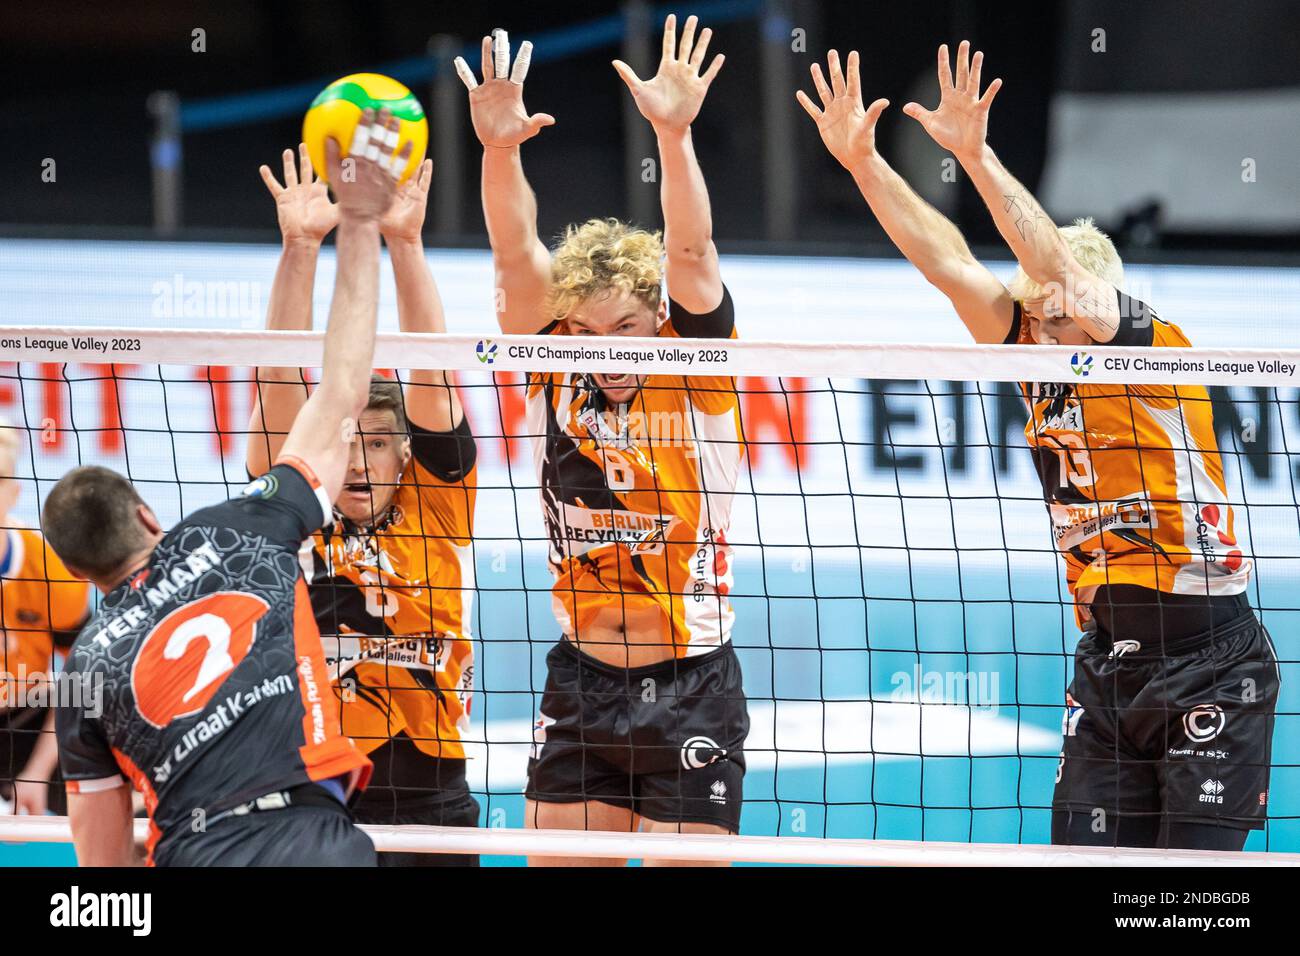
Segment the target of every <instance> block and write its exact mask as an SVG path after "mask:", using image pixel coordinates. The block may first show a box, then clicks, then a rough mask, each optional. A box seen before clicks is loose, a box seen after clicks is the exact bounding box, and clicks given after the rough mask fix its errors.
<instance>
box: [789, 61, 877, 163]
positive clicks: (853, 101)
mask: <svg viewBox="0 0 1300 956" xmlns="http://www.w3.org/2000/svg"><path fill="white" fill-rule="evenodd" d="M826 65H827V67H828V69H829V71H830V75H831V85H830V86H829V87H827V85H826V80H825V79H824V78H823V77H822V68H821V64H819V63H814V64H813V65H812V80H813V86H815V87H816V88H817V95H818V96H820V97H821V101H822V107H823V108H822V109H818V108H817V106H816V104H814V103H813V101H812V100H811V99H810V98H809V96H808V94H807V93H805V92H804V91H803V90H798V91H797V92H796V93H795V99H797V100H798V101H799V104H800V105H801V106H802V107H803V108H804V109H805V110H807V112H808V115H809V116H811V117H812V118H813V121H814V122H815V123H816V124H817V132H819V133H820V134H821V137H822V142H823V143H825V144H826V148H827V149H828V150H829V151H830V154H831V155H832V156H834V157H835V158H836V159H838V160H839V161H840V164H841V165H842V166H844V168H846V169H848V170H850V171H851V170H852V169H853V167H854V166H855V165H856V164H858V163H860V162H862V161H863V160H865V159H867V158H869V157H870V156H871V155H872V154H873V153H875V151H876V121H877V120H879V119H880V114H881V113H883V112H884V111H885V108H886V107H887V106H889V100H876V101H875V102H873V103H872V104H871V106H869V107H868V108H867V109H865V110H864V109H863V108H862V81H861V79H860V77H859V73H858V51H857V50H853V51H852V52H850V53H849V63H848V67H849V75H848V80H847V82H846V81H845V77H844V74H843V72H841V70H840V55H839V53H838V52H837V51H835V50H831V51H830V53H828V54H827V55H826Z"/></svg>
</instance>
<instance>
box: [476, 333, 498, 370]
mask: <svg viewBox="0 0 1300 956" xmlns="http://www.w3.org/2000/svg"><path fill="white" fill-rule="evenodd" d="M474 354H475V355H477V356H478V360H479V361H480V362H482V363H483V364H484V365H491V364H492V363H493V362H495V361H496V360H497V345H496V343H495V342H492V341H490V340H488V339H479V343H478V345H476V346H474Z"/></svg>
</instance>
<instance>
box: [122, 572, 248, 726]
mask: <svg viewBox="0 0 1300 956" xmlns="http://www.w3.org/2000/svg"><path fill="white" fill-rule="evenodd" d="M268 610H270V605H269V604H267V603H266V602H265V601H263V600H262V599H261V598H259V597H256V596H254V595H252V594H244V593H241V592H238V591H219V592H217V593H216V594H209V595H208V596H207V597H204V598H200V599H199V600H197V601H193V602H191V603H189V604H187V605H185V606H184V607H182V608H178V609H177V610H175V611H172V612H171V613H170V614H168V615H167V616H166V617H165V618H163V619H162V620H161V621H159V622H158V625H157V626H156V627H155V628H154V629H153V630H152V631H150V632H149V634H148V636H147V637H145V639H144V641H143V642H142V643H141V644H140V650H139V652H138V653H137V654H136V657H135V663H134V665H133V666H132V668H131V691H132V693H133V694H134V695H135V708H136V710H137V711H139V713H140V716H141V717H143V718H144V719H145V720H146V721H148V722H149V723H150V724H152V725H153V726H154V727H158V728H162V727H166V726H167V725H168V724H170V723H171V722H172V721H173V720H177V719H178V718H181V717H190V716H193V715H194V714H197V713H199V711H201V710H202V709H203V708H204V707H206V706H207V703H208V701H210V700H211V699H212V697H213V695H214V694H216V692H217V689H218V688H219V687H220V686H221V683H222V679H223V678H224V677H225V676H226V675H227V674H229V673H230V672H231V671H233V670H234V669H235V668H236V667H237V666H238V665H239V663H240V661H242V660H243V659H244V658H245V657H246V656H248V651H249V649H250V648H251V647H252V646H253V640H254V638H255V637H256V634H257V622H258V620H259V619H260V618H261V617H262V616H263V615H264V614H266V612H267V611H268Z"/></svg>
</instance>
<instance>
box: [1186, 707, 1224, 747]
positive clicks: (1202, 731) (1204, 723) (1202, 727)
mask: <svg viewBox="0 0 1300 956" xmlns="http://www.w3.org/2000/svg"><path fill="white" fill-rule="evenodd" d="M1227 722H1228V715H1227V714H1225V713H1224V712H1223V708H1222V707H1220V706H1219V705H1218V704H1197V705H1196V706H1195V707H1193V708H1192V709H1191V710H1189V711H1188V712H1187V713H1185V714H1183V730H1184V731H1185V732H1186V733H1187V739H1188V740H1190V741H1191V742H1192V743H1194V744H1204V743H1208V742H1209V741H1211V740H1213V739H1214V738H1215V737H1217V736H1219V734H1221V733H1223V726H1224V724H1226V723H1227Z"/></svg>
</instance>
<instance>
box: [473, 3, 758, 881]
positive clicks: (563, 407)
mask: <svg viewBox="0 0 1300 956" xmlns="http://www.w3.org/2000/svg"><path fill="white" fill-rule="evenodd" d="M696 23H697V21H696V18H695V17H690V18H689V19H688V20H687V21H686V23H685V25H684V28H683V30H682V36H681V40H680V44H679V43H678V40H677V21H676V18H675V17H673V16H669V17H668V19H667V23H666V26H665V29H664V37H663V56H662V59H661V60H660V63H659V70H658V73H657V74H656V75H655V76H654V77H653V78H652V79H650V80H646V81H643V80H641V79H640V78H638V77H637V76H636V75H635V74H634V73H633V71H632V70H631V68H629V67H628V66H627V65H626V64H624V63H622V62H620V61H614V67H615V69H616V70H617V71H618V74H619V76H621V77H622V78H623V80H624V82H625V83H626V84H627V86H628V89H629V90H630V91H631V93H632V95H633V96H634V97H635V98H636V104H637V107H638V108H639V109H640V111H641V113H642V115H643V116H645V118H646V119H647V120H649V121H650V123H651V124H652V125H653V127H654V130H655V133H656V135H657V137H658V143H659V160H660V172H661V176H662V186H661V192H660V197H661V200H662V205H663V215H664V224H665V230H664V236H663V239H662V241H661V239H660V236H659V235H658V234H657V233H651V232H647V231H645V230H644V229H639V228H636V227H634V226H631V225H628V224H625V223H621V222H618V221H616V220H613V219H593V220H591V221H589V222H585V223H583V224H582V225H579V226H570V227H569V228H568V229H567V230H566V232H565V235H564V237H563V239H562V240H561V241H560V242H559V244H558V245H557V246H556V248H555V249H554V250H548V249H547V248H546V246H545V245H543V244H542V242H541V240H540V239H539V237H538V234H537V203H536V199H535V197H534V196H533V193H532V190H531V189H530V188H529V186H528V181H527V180H526V178H525V177H524V172H523V167H522V164H521V159H520V145H521V144H522V143H523V142H524V141H525V140H528V139H530V138H531V137H532V136H534V135H536V134H537V132H538V131H539V130H540V129H541V128H542V127H544V126H549V125H551V124H552V123H554V119H553V118H552V117H550V116H549V115H546V114H537V115H533V116H529V115H528V113H527V111H526V110H525V109H524V106H523V82H524V78H525V76H526V74H527V70H528V63H529V60H530V58H531V52H532V46H531V44H529V43H524V44H523V45H522V47H521V48H520V50H519V55H518V57H517V58H516V59H515V61H514V66H513V69H512V68H511V64H510V50H509V40H508V38H507V36H506V34H505V32H504V31H497V32H496V33H495V35H494V37H490V38H489V37H485V38H484V39H483V45H482V82H481V83H480V82H479V80H478V78H476V77H475V76H474V74H473V72H472V71H471V70H470V68H469V66H468V65H467V64H466V63H465V62H464V60H462V59H459V58H458V59H457V61H456V68H457V71H458V72H459V74H460V75H461V78H462V79H463V80H464V82H465V84H466V86H467V87H468V88H469V91H470V92H469V101H470V114H471V118H472V120H473V124H474V130H475V133H476V134H477V135H478V138H479V140H480V142H481V143H482V144H483V184H482V191H483V210H484V216H485V218H486V220H487V227H488V236H489V238H490V240H491V244H492V254H493V260H494V263H495V267H496V281H497V286H498V289H499V302H500V312H499V315H498V319H499V321H500V325H501V329H502V331H504V332H506V333H542V334H547V335H555V336H573V337H576V338H578V339H579V340H581V339H584V338H585V339H586V340H587V342H588V343H589V344H590V343H591V342H592V339H591V338H588V337H598V336H611V335H612V336H655V335H658V336H662V337H675V336H685V337H713V338H728V337H732V336H734V335H735V321H734V310H733V307H732V303H731V297H730V295H729V293H728V292H727V290H726V288H725V286H724V285H723V284H722V279H721V275H720V273H719V268H718V254H717V250H716V249H715V247H714V245H713V240H712V234H711V233H712V217H711V213H710V208H709V197H708V192H707V190H706V189H705V185H704V177H703V175H702V173H701V171H700V167H699V163H698V162H697V160H696V158H695V151H694V147H693V145H692V142H691V123H692V121H693V120H694V119H695V117H696V115H697V114H698V112H699V109H700V106H701V104H702V103H703V101H704V96H705V93H706V92H707V91H708V88H709V84H710V83H711V82H712V81H713V79H714V77H715V76H717V74H718V71H719V69H721V67H722V62H723V58H722V57H721V56H718V57H715V59H714V60H713V62H712V63H711V64H710V65H709V67H708V69H707V70H704V71H703V72H701V68H702V67H703V65H704V58H705V52H706V50H707V48H708V45H709V39H710V37H711V33H712V31H710V30H707V29H706V30H704V31H702V32H701V33H700V34H699V36H698V38H697V36H696ZM665 255H666V258H667V264H666V269H665V266H664V264H663V262H662V260H663V258H664V257H665ZM665 273H666V276H665ZM665 278H666V280H667V293H668V294H667V298H666V299H664V298H663V297H662V295H661V285H662V283H663V282H664V280H665ZM561 344H562V342H560V343H557V346H559V345H561ZM527 408H528V421H529V434H530V435H532V436H534V438H533V441H534V459H535V461H536V464H537V468H538V473H539V484H540V487H541V494H542V504H543V512H544V514H545V520H546V528H547V534H548V538H549V541H550V564H551V570H552V572H553V573H554V577H555V583H554V588H553V590H552V606H553V609H554V613H555V616H556V619H557V621H558V623H559V626H560V629H561V631H562V638H561V640H560V641H559V642H558V643H557V644H556V645H555V647H554V648H552V650H551V651H550V653H549V654H548V655H547V665H548V674H547V680H546V688H545V691H544V693H543V696H542V701H541V713H540V715H539V718H538V720H537V723H536V725H535V730H534V742H533V757H532V759H531V760H530V761H529V766H528V784H527V789H526V796H527V804H526V806H527V811H526V812H527V820H526V823H527V825H528V826H529V827H538V828H559V829H589V830H622V831H631V830H635V829H637V828H638V827H641V828H643V829H645V830H648V831H653V832H685V833H735V832H737V831H738V829H739V825H740V808H741V797H742V792H741V786H742V781H743V777H744V769H745V764H744V755H743V749H742V748H743V745H744V740H745V736H746V733H747V731H748V727H749V718H748V714H747V711H746V707H745V700H744V691H743V688H742V685H741V674H740V666H739V662H738V661H737V659H736V656H735V652H734V651H733V649H732V647H731V643H730V632H731V627H732V622H733V618H734V614H733V611H732V608H731V604H730V601H729V600H728V597H727V594H728V592H729V590H730V588H731V585H732V571H731V560H732V556H731V548H730V546H729V545H728V544H727V542H726V534H725V532H726V528H727V525H728V522H729V519H730V509H731V497H732V495H733V493H734V491H735V485H736V479H737V476H738V472H739V468H740V460H741V454H742V442H741V432H740V419H739V411H738V402H737V396H736V392H735V383H734V381H733V380H732V379H730V378H725V377H705V376H700V377H692V378H689V379H687V378H683V377H681V376H669V375H651V376H639V375H611V374H602V373H595V374H583V375H575V374H565V373H534V374H530V375H529V377H528V383H527ZM647 423H649V426H650V427H647ZM655 423H658V425H657V426H656V424H655ZM668 432H672V434H668ZM649 689H653V693H651V692H649ZM538 862H550V863H555V862H559V863H567V864H570V865H588V864H596V863H599V862H603V861H598V860H593V859H589V858H567V859H564V860H554V859H552V860H546V861H538Z"/></svg>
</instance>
